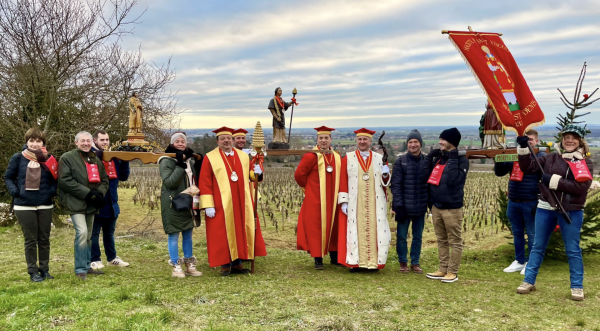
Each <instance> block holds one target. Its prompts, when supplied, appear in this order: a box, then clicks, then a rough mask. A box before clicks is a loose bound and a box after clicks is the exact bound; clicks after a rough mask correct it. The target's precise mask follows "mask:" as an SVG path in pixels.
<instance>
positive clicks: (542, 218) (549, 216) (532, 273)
mask: <svg viewBox="0 0 600 331" xmlns="http://www.w3.org/2000/svg"><path fill="white" fill-rule="evenodd" d="M569 216H570V217H571V221H572V222H573V223H571V224H568V223H567V222H566V221H565V219H564V218H563V217H562V216H561V215H560V214H559V213H558V212H557V211H554V210H546V209H540V208H538V209H537V212H536V215H535V241H534V242H533V249H532V250H531V256H529V263H528V264H527V268H526V269H525V279H524V281H525V282H527V283H529V284H535V279H536V277H537V274H538V271H539V269H540V266H541V265H542V260H543V259H544V253H546V248H547V247H548V242H549V241H550V236H551V235H552V233H553V232H554V229H555V228H556V224H557V223H558V225H559V226H560V233H561V234H562V238H563V241H564V243H565V252H566V253H567V259H568V261H569V272H570V273H571V288H583V258H582V257H581V247H579V239H580V236H579V234H580V232H581V226H582V225H583V210H574V211H570V212H569Z"/></svg>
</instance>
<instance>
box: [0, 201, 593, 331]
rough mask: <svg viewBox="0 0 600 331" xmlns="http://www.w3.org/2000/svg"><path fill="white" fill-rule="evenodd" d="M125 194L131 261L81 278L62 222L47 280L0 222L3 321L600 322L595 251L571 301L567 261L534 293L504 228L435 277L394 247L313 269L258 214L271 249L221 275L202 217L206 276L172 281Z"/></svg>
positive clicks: (565, 326)
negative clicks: (351, 263) (411, 265)
mask: <svg viewBox="0 0 600 331" xmlns="http://www.w3.org/2000/svg"><path fill="white" fill-rule="evenodd" d="M132 195H133V190H121V201H122V202H121V206H122V207H121V209H122V210H123V211H124V212H123V214H122V215H121V218H120V219H119V222H118V226H117V236H123V235H131V234H136V235H135V236H133V237H125V238H119V239H117V250H118V252H119V255H120V256H121V257H122V258H123V259H125V260H126V261H128V262H130V263H131V264H132V265H131V267H129V268H116V267H106V268H104V269H103V270H104V271H105V275H101V276H90V277H89V278H88V280H87V281H85V282H81V281H80V280H78V279H77V278H76V277H75V276H74V274H73V237H74V230H73V229H72V228H70V227H65V228H55V229H53V232H52V238H51V244H52V253H51V263H50V268H51V270H50V271H51V273H52V274H53V275H54V276H55V277H56V279H54V280H51V281H45V282H42V283H39V284H33V283H31V282H30V281H29V277H28V275H27V273H26V264H25V259H24V255H23V238H22V233H21V230H20V228H19V227H18V226H15V227H9V228H0V251H1V252H2V255H1V256H2V258H1V260H0V268H1V270H2V272H1V273H0V329H1V330H45V329H53V328H55V329H61V330H84V329H85V330H172V329H192V330H195V329H208V330H289V329H307V330H600V309H598V307H599V306H600V305H599V304H600V276H598V275H600V257H599V256H585V257H584V263H585V267H586V276H585V277H586V278H585V282H584V284H585V290H586V292H585V294H586V300H585V301H583V302H574V301H571V300H570V299H569V298H570V291H569V273H568V265H567V264H566V262H565V261H557V260H549V261H546V262H545V263H544V265H543V266H542V268H541V272H540V275H539V277H538V283H537V285H538V291H537V292H535V293H533V294H531V295H518V294H516V293H515V289H516V287H517V286H518V285H519V284H520V282H521V280H522V276H520V275H519V274H518V273H517V274H506V273H503V272H502V269H503V268H504V267H506V266H507V265H508V264H510V262H511V261H512V260H513V251H512V246H511V245H509V244H508V242H510V239H509V238H506V236H504V235H503V236H495V237H490V238H483V239H481V240H475V239H468V240H467V242H466V247H465V251H464V256H463V260H462V266H461V271H460V280H459V281H458V282H456V283H452V284H443V283H441V282H439V281H432V280H428V279H426V278H425V276H423V275H415V274H400V273H399V272H398V268H399V263H398V262H397V256H396V253H395V250H394V249H391V250H390V256H389V259H388V264H387V266H386V268H385V269H384V270H382V271H381V272H378V273H358V274H350V273H348V271H347V269H345V268H341V267H334V266H331V265H329V264H328V263H326V269H325V270H324V271H315V270H314V268H313V264H312V259H311V258H310V257H309V256H308V255H307V254H305V253H303V252H298V251H295V235H294V229H293V226H287V225H286V227H285V230H284V231H281V228H280V230H279V231H275V228H274V227H272V226H270V225H269V224H267V228H266V229H265V239H266V242H267V245H268V254H269V255H268V256H267V257H264V258H259V259H258V260H257V263H256V269H257V273H256V274H255V275H237V276H232V277H228V278H222V277H221V276H220V275H219V272H218V270H216V269H210V268H209V267H208V263H207V262H206V240H205V239H206V237H205V232H204V226H202V227H201V228H199V229H196V230H195V231H194V241H195V244H194V252H195V254H196V256H197V257H198V259H199V260H200V261H201V262H200V263H199V270H201V271H202V272H203V273H204V275H203V276H201V277H195V278H192V277H187V278H185V279H174V278H171V270H170V267H169V266H168V265H167V261H168V253H167V248H166V236H165V235H164V233H163V232H162V225H161V223H160V217H159V216H160V214H159V211H153V212H150V213H149V212H148V211H147V210H145V209H142V208H141V207H140V206H139V205H138V206H134V205H133V203H132V202H131V196H132ZM390 225H391V227H392V228H393V229H395V227H396V224H395V223H393V222H392V223H391V224H390ZM432 232H433V231H432V228H431V225H430V224H428V225H427V228H426V230H425V243H424V250H423V253H422V258H421V265H422V266H423V268H424V269H425V270H426V271H433V270H435V269H436V267H437V252H436V250H435V241H434V240H433V239H434V237H433V233H432ZM142 234H143V235H142ZM393 239H394V240H393V244H394V245H395V236H394V238H393ZM327 260H328V259H326V261H327Z"/></svg>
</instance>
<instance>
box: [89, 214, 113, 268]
mask: <svg viewBox="0 0 600 331" xmlns="http://www.w3.org/2000/svg"><path fill="white" fill-rule="evenodd" d="M116 226H117V218H116V217H112V218H104V217H98V216H96V217H94V229H93V230H92V262H96V261H101V259H100V256H102V252H101V251H100V242H99V241H100V240H99V239H100V230H102V242H103V243H104V254H106V260H107V261H112V260H114V259H115V258H116V257H117V249H116V248H115V227H116Z"/></svg>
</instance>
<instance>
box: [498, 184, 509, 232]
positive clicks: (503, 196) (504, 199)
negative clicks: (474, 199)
mask: <svg viewBox="0 0 600 331" xmlns="http://www.w3.org/2000/svg"><path fill="white" fill-rule="evenodd" d="M496 201H497V202H498V211H497V213H496V217H497V218H498V219H499V220H500V222H502V225H503V226H505V227H507V228H508V229H509V230H510V232H511V233H512V228H511V226H510V222H509V220H508V216H507V215H506V211H507V210H508V193H507V192H506V191H505V190H503V189H502V186H498V197H497V198H496Z"/></svg>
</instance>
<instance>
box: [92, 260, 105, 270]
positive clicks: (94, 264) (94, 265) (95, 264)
mask: <svg viewBox="0 0 600 331" xmlns="http://www.w3.org/2000/svg"><path fill="white" fill-rule="evenodd" d="M90 267H91V268H92V269H94V270H98V269H102V268H104V264H102V261H94V262H92V263H91V264H90Z"/></svg>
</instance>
